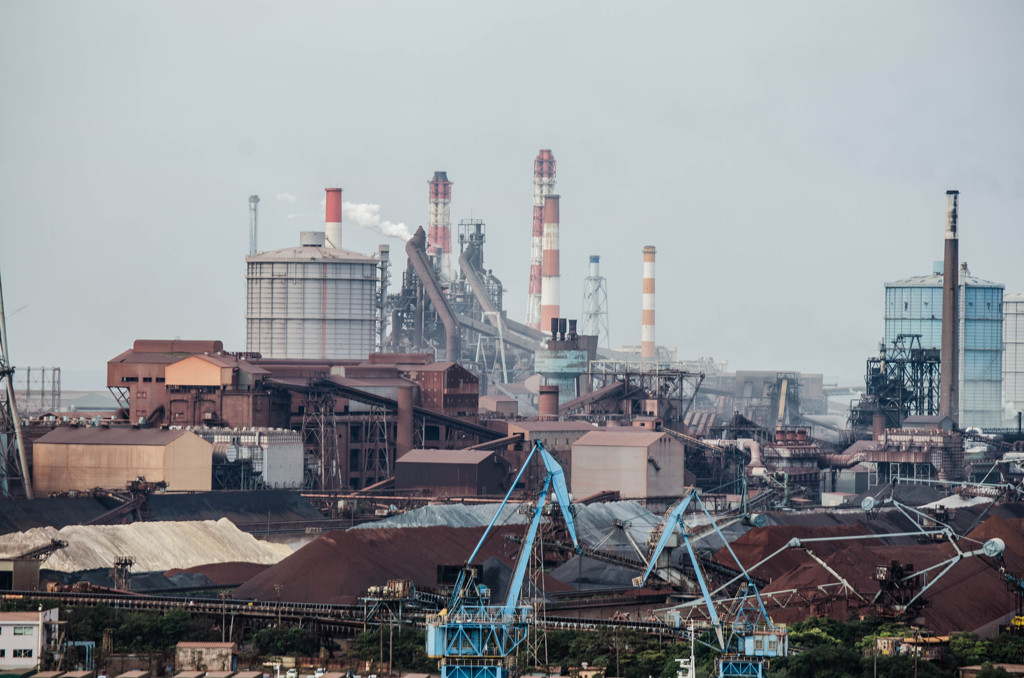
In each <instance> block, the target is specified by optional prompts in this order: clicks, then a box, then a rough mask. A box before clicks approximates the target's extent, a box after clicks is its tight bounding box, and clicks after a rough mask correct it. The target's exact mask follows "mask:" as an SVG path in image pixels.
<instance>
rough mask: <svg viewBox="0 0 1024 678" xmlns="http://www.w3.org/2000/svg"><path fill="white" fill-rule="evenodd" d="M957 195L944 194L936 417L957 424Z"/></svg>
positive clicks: (958, 265) (958, 247)
mask: <svg viewBox="0 0 1024 678" xmlns="http://www.w3.org/2000/svg"><path fill="white" fill-rule="evenodd" d="M959 199H960V191H946V252H945V260H944V262H943V267H942V349H941V354H940V360H941V363H940V364H939V415H940V416H943V417H951V418H952V419H953V421H955V422H959V421H960V241H959V239H958V238H959V232H958V228H959V224H958V221H959V219H958V217H959V214H958V211H959Z"/></svg>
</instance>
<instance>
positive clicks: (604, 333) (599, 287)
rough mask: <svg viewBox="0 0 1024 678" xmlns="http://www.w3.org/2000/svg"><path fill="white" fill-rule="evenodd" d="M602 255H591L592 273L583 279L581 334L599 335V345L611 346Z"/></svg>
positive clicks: (606, 287)
mask: <svg viewBox="0 0 1024 678" xmlns="http://www.w3.org/2000/svg"><path fill="white" fill-rule="evenodd" d="M600 266H601V257H599V256H598V255H596V254H591V255H590V275H588V276H587V277H586V279H585V280H584V281H583V316H582V323H581V327H582V329H581V330H580V334H588V335H594V334H596V335H597V343H598V345H603V346H604V347H605V348H611V347H612V346H611V338H610V337H609V332H608V282H607V280H605V278H604V276H602V275H601V273H600Z"/></svg>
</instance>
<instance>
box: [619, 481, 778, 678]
mask: <svg viewBox="0 0 1024 678" xmlns="http://www.w3.org/2000/svg"><path fill="white" fill-rule="evenodd" d="M692 502H696V505H697V506H699V507H700V509H701V510H702V511H703V512H704V515H706V516H707V518H708V521H709V522H710V524H711V526H712V527H713V528H714V530H715V532H717V533H718V536H719V538H721V540H722V543H724V544H725V548H726V549H727V550H728V551H729V554H730V555H731V556H732V559H733V561H735V563H736V566H737V568H738V569H739V571H740V575H739V578H741V579H742V582H740V589H739V592H738V594H737V596H736V597H735V598H733V599H732V600H731V601H729V602H730V603H731V604H730V609H729V611H728V612H727V613H726V614H725V615H724V617H723V616H721V615H719V613H718V609H717V605H716V603H715V601H714V600H713V599H712V595H711V592H710V591H709V590H708V585H707V581H706V579H705V578H704V574H703V570H702V568H701V562H700V559H699V558H698V557H697V553H696V551H695V550H694V547H693V542H694V541H695V539H694V538H693V535H692V534H691V531H690V530H689V528H687V526H686V523H684V522H683V514H684V513H685V512H686V509H687V508H688V507H689V506H690V504H691V503H692ZM755 524H763V523H762V522H760V521H758V522H756V523H755ZM676 527H678V528H679V530H680V532H681V533H682V537H683V545H684V546H685V547H686V553H687V555H688V556H689V558H690V562H691V564H692V565H693V570H694V572H695V578H696V580H697V585H698V586H699V587H700V592H701V596H702V599H703V602H704V605H705V606H706V608H707V611H708V617H709V618H710V621H711V627H712V628H713V629H714V631H715V635H716V636H717V640H718V650H719V651H721V653H722V654H721V656H720V657H719V658H718V662H717V664H718V676H719V678H731V677H734V676H756V677H757V678H761V677H762V676H763V675H764V670H765V669H766V668H767V666H768V660H769V658H771V657H784V656H786V655H787V654H788V652H789V637H788V634H787V631H786V627H785V626H784V625H782V624H776V623H774V622H773V621H772V619H771V617H769V616H768V612H767V611H766V610H765V607H764V602H763V601H762V600H761V594H760V592H759V591H758V589H757V585H756V584H755V583H754V580H753V579H752V578H751V576H750V574H749V573H748V572H747V570H746V569H745V568H744V567H743V564H742V563H740V561H739V559H738V558H737V557H736V554H735V553H734V552H733V550H732V547H731V546H729V542H728V541H727V540H726V539H725V536H724V535H723V534H722V531H721V530H720V529H719V527H718V525H717V524H716V523H715V519H714V518H712V517H711V514H710V513H709V512H708V509H707V507H706V506H705V505H704V502H703V501H701V498H700V495H698V494H697V490H696V489H693V490H691V491H690V492H689V493H688V494H687V495H686V496H685V497H684V498H683V499H682V500H681V501H680V502H678V503H677V504H676V505H675V506H674V507H673V508H672V510H671V511H669V513H668V516H667V517H666V518H665V524H664V526H663V527H662V531H661V537H660V538H659V539H658V543H657V545H656V546H655V547H654V550H653V551H652V552H651V554H650V557H649V559H648V565H647V570H646V571H644V574H643V576H642V577H638V578H637V581H636V584H637V585H638V586H643V584H644V583H645V582H646V581H647V578H648V577H650V576H651V572H652V571H653V570H654V568H655V566H656V565H658V563H659V560H660V557H661V555H662V552H663V551H664V550H665V547H666V546H668V544H669V542H670V541H671V540H672V538H673V535H674V534H675V530H676ZM677 621H678V620H677Z"/></svg>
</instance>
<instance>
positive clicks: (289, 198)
mask: <svg viewBox="0 0 1024 678" xmlns="http://www.w3.org/2000/svg"><path fill="white" fill-rule="evenodd" d="M274 197H275V198H276V199H278V200H280V201H281V202H286V203H288V204H289V205H294V204H295V203H296V202H298V198H296V197H295V196H294V195H292V194H291V193H278V194H277V195H275V196H274Z"/></svg>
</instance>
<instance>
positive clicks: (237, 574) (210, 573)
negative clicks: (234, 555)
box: [164, 562, 270, 586]
mask: <svg viewBox="0 0 1024 678" xmlns="http://www.w3.org/2000/svg"><path fill="white" fill-rule="evenodd" d="M268 567H270V565H261V564H259V563H238V562H232V563H210V564H208V565H196V566H195V567H189V568H185V569H173V570H168V571H167V572H164V576H165V577H169V578H170V577H176V576H177V575H181V574H189V575H200V576H203V577H206V578H207V579H208V580H209V581H210V583H211V584H213V585H215V586H237V585H238V584H242V583H243V582H247V581H249V580H250V579H252V578H253V577H255V576H256V575H258V574H259V573H260V572H263V571H264V570H266V569H267V568H268Z"/></svg>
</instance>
